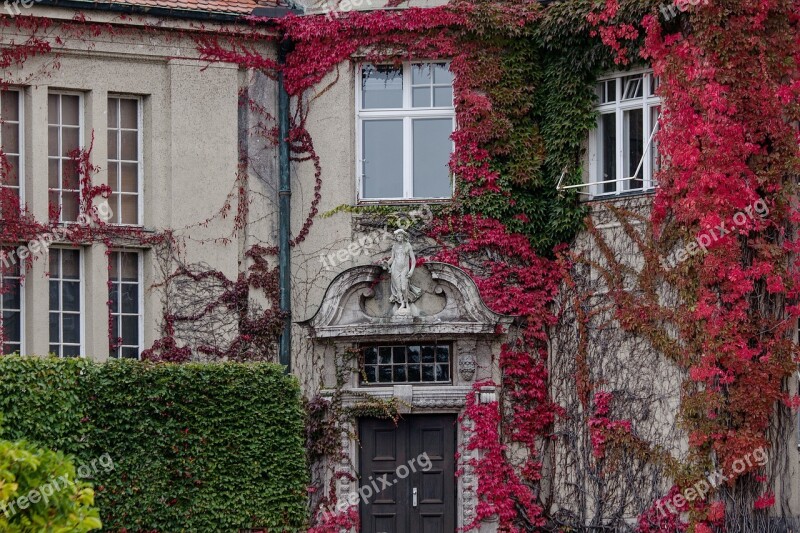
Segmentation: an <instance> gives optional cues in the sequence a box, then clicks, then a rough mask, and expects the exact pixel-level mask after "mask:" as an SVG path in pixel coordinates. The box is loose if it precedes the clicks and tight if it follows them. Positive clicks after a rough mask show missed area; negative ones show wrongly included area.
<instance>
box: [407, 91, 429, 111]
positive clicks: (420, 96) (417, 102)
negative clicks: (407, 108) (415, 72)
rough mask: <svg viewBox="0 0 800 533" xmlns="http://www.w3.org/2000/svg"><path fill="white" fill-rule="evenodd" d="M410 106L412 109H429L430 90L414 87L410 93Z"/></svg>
mask: <svg viewBox="0 0 800 533" xmlns="http://www.w3.org/2000/svg"><path fill="white" fill-rule="evenodd" d="M411 105H412V106H414V107H431V88H430V87H414V89H412V92H411Z"/></svg>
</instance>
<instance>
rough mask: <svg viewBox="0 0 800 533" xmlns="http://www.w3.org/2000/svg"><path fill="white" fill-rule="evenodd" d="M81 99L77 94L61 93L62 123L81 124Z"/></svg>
mask: <svg viewBox="0 0 800 533" xmlns="http://www.w3.org/2000/svg"><path fill="white" fill-rule="evenodd" d="M79 110H80V99H79V98H78V96H77V95H68V94H62V95H61V123H62V124H67V125H71V126H79V125H80V120H79V115H80V112H79Z"/></svg>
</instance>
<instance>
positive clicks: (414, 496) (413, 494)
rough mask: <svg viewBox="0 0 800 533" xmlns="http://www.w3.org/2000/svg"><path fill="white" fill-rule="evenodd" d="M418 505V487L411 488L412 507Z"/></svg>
mask: <svg viewBox="0 0 800 533" xmlns="http://www.w3.org/2000/svg"><path fill="white" fill-rule="evenodd" d="M416 506H417V487H414V488H413V489H411V507H416Z"/></svg>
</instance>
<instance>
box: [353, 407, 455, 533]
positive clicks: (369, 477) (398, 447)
mask: <svg viewBox="0 0 800 533" xmlns="http://www.w3.org/2000/svg"><path fill="white" fill-rule="evenodd" d="M455 424H456V417H455V415H415V416H407V417H406V418H404V419H401V420H400V421H399V422H398V424H397V426H395V424H394V422H392V421H391V420H378V419H371V418H365V419H361V420H360V425H359V433H360V439H361V446H362V449H361V454H360V472H361V485H362V486H364V487H366V486H367V485H370V486H372V487H373V488H376V487H377V488H378V489H379V490H380V492H379V493H378V494H377V495H373V496H372V497H370V498H368V501H367V503H366V504H365V503H364V502H363V501H362V502H361V528H362V531H363V532H364V533H406V532H408V533H417V532H423V533H450V532H452V531H455V492H456V491H455V452H456V449H455V447H456V426H455ZM423 454H427V456H428V459H429V460H430V465H428V463H427V462H426V461H425V458H424V456H423ZM421 456H422V464H419V463H418V459H419V458H420V457H421ZM411 461H413V462H411ZM423 466H425V467H429V468H428V469H427V470H423ZM398 468H400V471H399V472H398ZM406 473H407V476H406V477H405V478H404V479H401V478H400V476H399V475H398V474H406ZM384 475H385V476H386V480H387V482H388V485H389V486H388V487H385V486H384V485H385V483H382V482H381V481H380V479H379V478H381V477H382V476H384ZM381 489H382V490H381ZM414 489H416V491H417V492H416V494H417V498H416V506H415V505H414V498H413V490H414ZM373 492H375V491H373Z"/></svg>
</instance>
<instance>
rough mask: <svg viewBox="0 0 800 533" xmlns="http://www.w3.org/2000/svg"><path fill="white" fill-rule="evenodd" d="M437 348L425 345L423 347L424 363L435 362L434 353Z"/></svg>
mask: <svg viewBox="0 0 800 533" xmlns="http://www.w3.org/2000/svg"><path fill="white" fill-rule="evenodd" d="M434 350H435V348H434V347H433V346H423V347H422V362H423V363H432V362H433V354H434Z"/></svg>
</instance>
